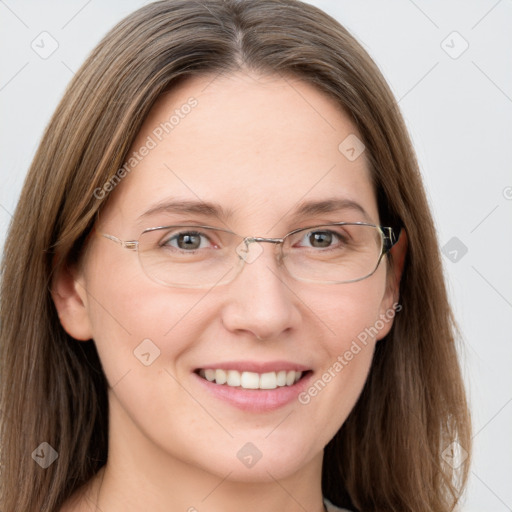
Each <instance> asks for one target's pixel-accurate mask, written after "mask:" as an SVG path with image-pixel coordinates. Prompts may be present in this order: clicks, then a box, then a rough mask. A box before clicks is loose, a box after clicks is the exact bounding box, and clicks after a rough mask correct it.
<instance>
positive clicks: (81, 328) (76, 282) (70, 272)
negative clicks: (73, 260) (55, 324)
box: [51, 264, 92, 341]
mask: <svg viewBox="0 0 512 512" xmlns="http://www.w3.org/2000/svg"><path fill="white" fill-rule="evenodd" d="M81 280H82V276H80V275H79V274H78V272H77V271H76V269H75V268H69V267H68V266H67V265H65V264H64V265H61V266H59V267H58V270H57V271H56V273H55V275H54V277H53V280H52V286H51V294H52V299H53V302H54V304H55V308H56V309H57V313H58V315H59V320H60V323H61V325H62V327H63V328H64V330H65V331H66V332H67V333H68V334H69V335H70V336H72V337H73V338H75V339H77V340H82V341H87V340H90V339H91V338H92V327H91V323H90V320H89V313H88V309H87V294H86V292H85V287H84V285H83V284H82V282H81Z"/></svg>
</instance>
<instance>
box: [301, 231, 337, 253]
mask: <svg viewBox="0 0 512 512" xmlns="http://www.w3.org/2000/svg"><path fill="white" fill-rule="evenodd" d="M302 241H305V242H306V243H305V244H304V243H301V244H300V246H302V247H312V248H314V249H328V248H333V247H335V246H336V245H335V244H336V243H337V246H339V245H343V244H344V243H345V242H346V237H344V236H343V234H342V233H340V232H335V231H332V230H329V229H323V230H315V231H308V232H307V233H305V234H304V235H303V237H302ZM302 241H301V242H302Z"/></svg>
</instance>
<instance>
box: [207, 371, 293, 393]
mask: <svg viewBox="0 0 512 512" xmlns="http://www.w3.org/2000/svg"><path fill="white" fill-rule="evenodd" d="M199 375H201V377H204V378H205V379H206V380H209V381H210V382H214V381H215V383H217V384H226V385H228V386H232V387H242V388H245V389H275V388H277V387H282V386H291V385H292V384H294V383H295V382H297V381H298V380H299V379H300V378H301V377H302V372H297V371H295V370H290V371H286V370H282V371H279V372H268V373H255V372H239V371H237V370H213V369H208V370H200V371H199Z"/></svg>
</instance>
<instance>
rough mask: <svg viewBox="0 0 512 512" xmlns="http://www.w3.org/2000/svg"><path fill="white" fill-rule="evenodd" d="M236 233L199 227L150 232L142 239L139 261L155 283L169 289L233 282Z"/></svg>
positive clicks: (237, 238)
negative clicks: (169, 287)
mask: <svg viewBox="0 0 512 512" xmlns="http://www.w3.org/2000/svg"><path fill="white" fill-rule="evenodd" d="M239 241H240V239H239V237H238V236H237V235H235V234H234V233H230V232H228V231H224V230H221V229H212V228H208V227H199V226H170V227H165V228H155V229H149V230H146V231H144V233H142V235H141V237H140V239H139V259H140V262H141V265H142V268H143V269H144V272H145V273H146V275H147V276H148V277H150V278H151V279H152V280H153V281H156V282H158V283H161V284H165V285H168V286H178V287H184V288H204V287H208V286H213V285H214V284H223V283H226V282H229V281H231V279H232V278H233V277H234V275H235V274H236V270H237V265H238V257H237V255H236V253H235V252H234V250H233V246H236V244H237V243H238V242H239Z"/></svg>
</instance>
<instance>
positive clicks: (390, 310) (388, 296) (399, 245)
mask: <svg viewBox="0 0 512 512" xmlns="http://www.w3.org/2000/svg"><path fill="white" fill-rule="evenodd" d="M408 245H409V242H408V240H407V232H406V231H405V228H402V230H401V231H400V235H399V238H398V241H397V242H396V243H395V245H394V246H393V247H392V248H391V251H390V254H391V258H390V261H391V267H390V268H389V269H388V277H387V284H386V292H385V294H384V297H383V298H382V302H381V307H380V312H379V313H380V315H381V318H383V315H384V316H385V317H386V318H388V319H390V318H394V316H395V312H396V311H400V309H401V308H402V306H401V305H398V302H399V300H400V280H401V278H402V273H403V270H404V264H405V257H406V255H407V248H408ZM397 306H398V307H397ZM388 323H389V325H388V328H386V329H384V331H383V332H381V333H380V335H379V337H378V339H381V338H383V337H384V336H385V335H386V334H387V333H388V332H389V330H390V329H391V326H392V322H389V320H388Z"/></svg>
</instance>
